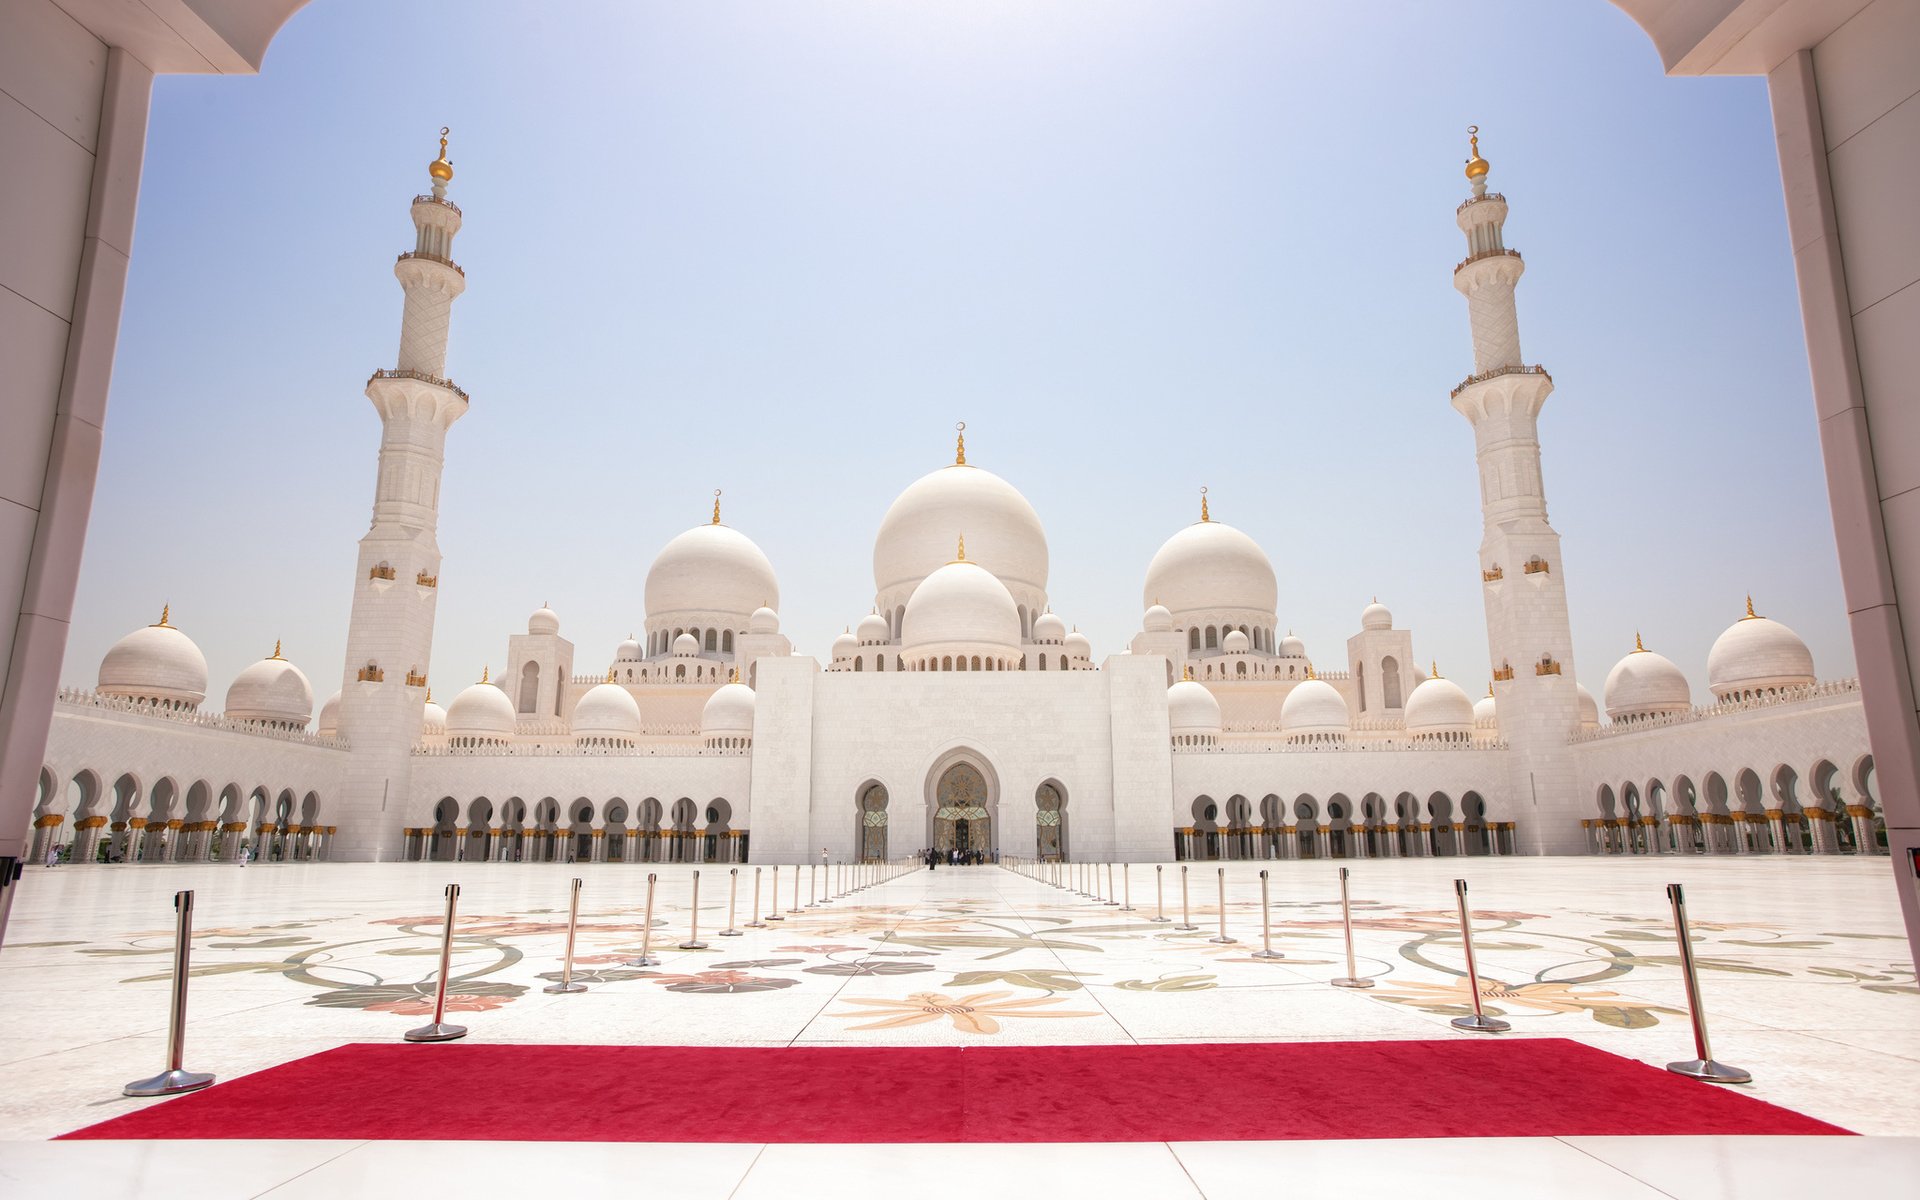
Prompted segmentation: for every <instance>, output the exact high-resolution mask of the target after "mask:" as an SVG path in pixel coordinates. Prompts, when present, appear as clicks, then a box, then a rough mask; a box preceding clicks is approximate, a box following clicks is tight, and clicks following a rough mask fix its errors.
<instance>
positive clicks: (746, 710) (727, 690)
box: [700, 683, 754, 736]
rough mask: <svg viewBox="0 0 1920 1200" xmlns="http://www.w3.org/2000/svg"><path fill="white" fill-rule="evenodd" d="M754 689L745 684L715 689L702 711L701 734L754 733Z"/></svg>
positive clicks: (732, 684)
mask: <svg viewBox="0 0 1920 1200" xmlns="http://www.w3.org/2000/svg"><path fill="white" fill-rule="evenodd" d="M753 701H754V696H753V689H752V688H750V687H748V686H747V685H746V684H744V683H729V684H727V685H726V686H724V687H721V688H717V689H715V691H714V693H713V695H711V696H708V697H707V706H706V707H705V708H703V709H701V710H700V733H701V735H702V736H712V735H713V734H717V733H727V734H737V733H752V732H753Z"/></svg>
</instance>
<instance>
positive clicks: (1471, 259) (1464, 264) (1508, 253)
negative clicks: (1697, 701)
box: [401, 246, 1520, 275]
mask: <svg viewBox="0 0 1920 1200" xmlns="http://www.w3.org/2000/svg"><path fill="white" fill-rule="evenodd" d="M401 257H402V258H405V257H407V256H406V255H404V254H403V255H401ZM1519 257H1520V252H1519V251H1518V250H1510V249H1508V248H1506V247H1505V246H1502V247H1500V248H1498V249H1495V250H1482V251H1480V253H1478V254H1469V255H1467V256H1466V257H1465V258H1463V259H1461V260H1460V261H1459V262H1457V263H1455V264H1453V273H1454V274H1455V275H1458V274H1459V273H1460V272H1462V271H1464V270H1466V269H1467V268H1468V267H1470V266H1472V265H1473V264H1474V263H1477V262H1483V261H1485V260H1486V259H1489V258H1519ZM447 265H448V266H452V265H453V264H451V263H448V264H447ZM454 269H455V270H458V269H459V268H457V267H456V268H454Z"/></svg>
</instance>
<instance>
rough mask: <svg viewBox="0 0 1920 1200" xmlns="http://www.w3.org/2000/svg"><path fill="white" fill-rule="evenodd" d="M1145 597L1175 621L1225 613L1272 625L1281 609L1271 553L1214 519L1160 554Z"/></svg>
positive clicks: (1187, 532)
mask: <svg viewBox="0 0 1920 1200" xmlns="http://www.w3.org/2000/svg"><path fill="white" fill-rule="evenodd" d="M1143 592H1144V596H1145V599H1144V601H1143V603H1145V604H1146V605H1148V606H1153V605H1159V606H1163V607H1164V608H1166V609H1167V610H1168V612H1169V613H1171V614H1172V616H1173V618H1174V619H1175V620H1192V619H1194V618H1196V617H1199V616H1201V615H1202V614H1208V613H1219V614H1222V615H1223V616H1224V615H1232V616H1234V617H1235V618H1236V619H1237V618H1239V617H1241V616H1245V617H1247V618H1248V619H1249V620H1254V619H1257V620H1258V621H1259V622H1260V623H1262V624H1270V623H1272V621H1273V615H1274V610H1275V608H1276V606H1277V605H1278V603H1279V585H1278V583H1277V582H1276V580H1275V578H1274V574H1273V564H1272V563H1271V562H1270V561H1268V559H1267V555H1266V551H1264V550H1262V549H1260V544H1259V543H1258V542H1256V541H1254V540H1253V539H1252V538H1250V537H1248V536H1247V535H1246V534H1244V533H1242V532H1240V531H1239V530H1238V529H1235V528H1234V527H1233V526H1231V525H1228V524H1225V523H1223V522H1220V521H1215V520H1213V519H1211V517H1205V518H1202V519H1201V520H1199V521H1196V522H1194V523H1193V524H1191V525H1189V526H1187V527H1186V528H1185V529H1182V530H1180V531H1179V532H1178V533H1176V534H1174V535H1173V536H1172V537H1170V538H1168V539H1167V540H1166V542H1165V543H1164V544H1163V545H1162V546H1161V547H1160V549H1159V550H1158V551H1156V552H1155V554H1154V556H1153V561H1152V562H1150V563H1148V564H1147V579H1146V586H1145V588H1144V589H1143Z"/></svg>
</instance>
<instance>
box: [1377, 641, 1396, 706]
mask: <svg viewBox="0 0 1920 1200" xmlns="http://www.w3.org/2000/svg"><path fill="white" fill-rule="evenodd" d="M1380 691H1381V694H1382V700H1383V702H1384V703H1385V704H1386V706H1387V707H1388V708H1399V707H1400V663H1399V660H1397V659H1395V658H1394V657H1393V655H1391V654H1389V655H1387V656H1386V657H1385V658H1383V659H1381V660H1380Z"/></svg>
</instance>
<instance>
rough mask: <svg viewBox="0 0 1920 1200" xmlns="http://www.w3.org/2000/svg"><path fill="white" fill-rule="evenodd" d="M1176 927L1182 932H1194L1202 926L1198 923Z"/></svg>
mask: <svg viewBox="0 0 1920 1200" xmlns="http://www.w3.org/2000/svg"><path fill="white" fill-rule="evenodd" d="M1174 928H1175V929H1178V930H1179V931H1180V932H1181V933H1192V932H1193V931H1194V930H1196V929H1198V928H1200V927H1199V926H1198V925H1175V926H1174Z"/></svg>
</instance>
